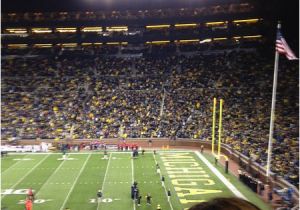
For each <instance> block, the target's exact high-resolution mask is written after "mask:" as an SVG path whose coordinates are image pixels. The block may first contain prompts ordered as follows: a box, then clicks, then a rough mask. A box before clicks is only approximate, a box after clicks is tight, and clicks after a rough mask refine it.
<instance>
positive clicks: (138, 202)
mask: <svg viewBox="0 0 300 210" xmlns="http://www.w3.org/2000/svg"><path fill="white" fill-rule="evenodd" d="M141 200H142V196H141V195H139V197H138V198H137V205H138V206H140V205H141Z"/></svg>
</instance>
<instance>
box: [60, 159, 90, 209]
mask: <svg viewBox="0 0 300 210" xmlns="http://www.w3.org/2000/svg"><path fill="white" fill-rule="evenodd" d="M90 157H91V154H89V156H88V157H87V159H86V160H85V162H84V164H83V165H82V167H81V169H80V171H79V173H78V175H77V177H76V179H75V181H74V182H73V185H72V187H71V189H70V190H69V192H68V194H67V197H66V198H65V200H64V202H63V204H62V206H61V208H60V210H63V208H64V207H65V205H66V203H67V201H68V199H69V197H70V195H71V192H72V191H73V189H74V187H75V184H76V183H77V181H78V179H79V177H80V175H81V173H82V172H83V169H84V168H85V166H86V164H87V162H88V160H89V159H90Z"/></svg>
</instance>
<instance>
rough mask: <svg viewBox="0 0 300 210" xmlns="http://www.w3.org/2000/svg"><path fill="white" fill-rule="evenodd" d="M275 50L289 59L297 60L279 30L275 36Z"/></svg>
mask: <svg viewBox="0 0 300 210" xmlns="http://www.w3.org/2000/svg"><path fill="white" fill-rule="evenodd" d="M276 51H277V52H278V53H281V54H284V55H285V56H286V57H287V59H289V60H298V58H297V57H296V56H295V54H294V53H293V51H292V50H291V48H290V47H289V45H288V44H287V43H286V41H285V39H284V38H283V36H282V35H281V32H280V30H279V29H278V31H277V38H276Z"/></svg>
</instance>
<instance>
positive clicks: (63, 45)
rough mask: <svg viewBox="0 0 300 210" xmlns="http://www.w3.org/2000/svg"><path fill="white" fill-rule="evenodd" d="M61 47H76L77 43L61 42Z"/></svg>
mask: <svg viewBox="0 0 300 210" xmlns="http://www.w3.org/2000/svg"><path fill="white" fill-rule="evenodd" d="M61 46H62V47H77V43H62V44H61Z"/></svg>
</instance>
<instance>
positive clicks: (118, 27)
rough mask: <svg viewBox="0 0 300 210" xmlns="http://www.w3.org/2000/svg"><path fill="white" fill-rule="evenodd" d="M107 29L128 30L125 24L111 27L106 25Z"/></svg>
mask: <svg viewBox="0 0 300 210" xmlns="http://www.w3.org/2000/svg"><path fill="white" fill-rule="evenodd" d="M106 30H107V31H128V27H127V26H111V27H106Z"/></svg>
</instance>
